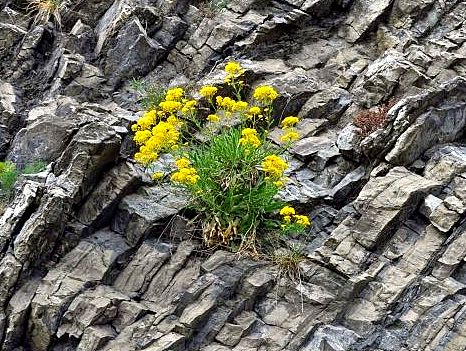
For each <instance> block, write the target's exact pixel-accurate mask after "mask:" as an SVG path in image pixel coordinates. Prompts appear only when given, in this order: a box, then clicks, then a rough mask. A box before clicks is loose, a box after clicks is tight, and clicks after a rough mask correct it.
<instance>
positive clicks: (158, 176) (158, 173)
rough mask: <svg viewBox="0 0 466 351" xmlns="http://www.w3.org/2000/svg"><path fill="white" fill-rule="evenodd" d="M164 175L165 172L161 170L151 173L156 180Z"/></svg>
mask: <svg viewBox="0 0 466 351" xmlns="http://www.w3.org/2000/svg"><path fill="white" fill-rule="evenodd" d="M164 175H165V174H164V173H163V172H154V173H153V174H152V179H153V180H156V181H157V180H160V179H162V178H163V176H164Z"/></svg>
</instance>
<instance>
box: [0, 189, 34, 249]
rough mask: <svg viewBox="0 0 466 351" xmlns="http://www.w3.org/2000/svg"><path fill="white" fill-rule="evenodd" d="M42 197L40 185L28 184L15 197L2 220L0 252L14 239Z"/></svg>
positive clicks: (0, 222) (0, 226) (0, 221)
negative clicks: (28, 213)
mask: <svg viewBox="0 0 466 351" xmlns="http://www.w3.org/2000/svg"><path fill="white" fill-rule="evenodd" d="M39 195H40V184H39V183H36V182H26V183H24V185H23V188H22V191H21V192H20V193H19V194H18V195H17V196H16V197H15V199H14V200H13V202H12V203H11V204H10V205H9V206H8V207H7V208H6V209H5V211H4V213H3V215H2V217H1V218H0V251H3V250H4V248H5V245H6V244H7V242H8V241H9V240H11V239H12V235H13V234H14V233H16V232H17V231H19V230H20V228H19V227H20V225H21V224H22V222H23V221H25V220H26V219H27V218H25V217H26V214H27V212H28V211H29V210H30V209H31V208H32V207H33V206H34V204H35V203H36V201H37V200H38V199H37V198H38V196H39Z"/></svg>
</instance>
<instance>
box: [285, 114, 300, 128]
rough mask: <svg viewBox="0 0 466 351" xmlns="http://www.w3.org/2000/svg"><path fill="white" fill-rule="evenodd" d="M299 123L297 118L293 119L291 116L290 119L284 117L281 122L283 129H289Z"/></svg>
mask: <svg viewBox="0 0 466 351" xmlns="http://www.w3.org/2000/svg"><path fill="white" fill-rule="evenodd" d="M298 122H299V118H298V117H293V116H290V117H286V118H285V119H284V120H283V121H282V127H283V128H291V127H294V125H295V124H296V123H298Z"/></svg>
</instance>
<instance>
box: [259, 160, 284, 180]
mask: <svg viewBox="0 0 466 351" xmlns="http://www.w3.org/2000/svg"><path fill="white" fill-rule="evenodd" d="M261 166H262V170H263V171H264V172H265V173H266V174H267V176H268V177H270V178H273V179H279V178H281V177H282V176H283V173H284V172H285V171H286V169H287V168H288V163H286V161H285V160H284V159H282V158H281V157H280V156H277V155H270V156H267V157H266V158H265V159H264V161H262V163H261Z"/></svg>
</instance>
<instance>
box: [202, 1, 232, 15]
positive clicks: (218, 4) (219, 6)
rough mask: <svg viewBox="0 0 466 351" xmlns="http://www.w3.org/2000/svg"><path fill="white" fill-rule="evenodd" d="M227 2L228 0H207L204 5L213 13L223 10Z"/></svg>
mask: <svg viewBox="0 0 466 351" xmlns="http://www.w3.org/2000/svg"><path fill="white" fill-rule="evenodd" d="M229 3H230V0H209V1H207V4H206V6H207V8H208V10H209V11H210V13H212V14H215V13H219V12H222V11H223V10H225V9H226V7H227V6H228V4H229Z"/></svg>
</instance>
